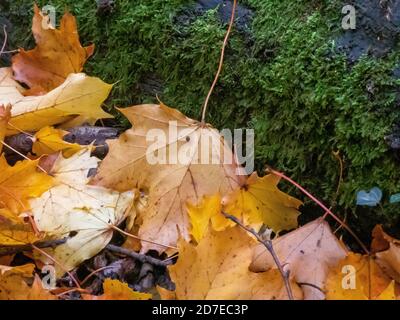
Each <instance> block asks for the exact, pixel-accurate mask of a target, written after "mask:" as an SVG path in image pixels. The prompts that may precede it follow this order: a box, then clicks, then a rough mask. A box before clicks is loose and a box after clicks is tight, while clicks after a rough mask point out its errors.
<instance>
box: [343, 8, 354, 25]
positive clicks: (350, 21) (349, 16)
mask: <svg viewBox="0 0 400 320" xmlns="http://www.w3.org/2000/svg"><path fill="white" fill-rule="evenodd" d="M342 13H343V14H344V15H345V16H344V17H343V18H342V28H343V29H344V30H354V29H355V28H356V8H355V7H354V6H352V5H350V4H348V5H346V6H344V7H343V8H342Z"/></svg>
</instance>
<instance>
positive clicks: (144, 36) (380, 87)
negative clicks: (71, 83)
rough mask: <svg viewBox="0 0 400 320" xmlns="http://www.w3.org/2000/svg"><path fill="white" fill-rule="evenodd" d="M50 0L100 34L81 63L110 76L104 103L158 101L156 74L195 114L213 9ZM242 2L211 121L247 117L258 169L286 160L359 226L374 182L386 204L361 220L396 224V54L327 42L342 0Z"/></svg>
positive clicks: (167, 95)
mask: <svg viewBox="0 0 400 320" xmlns="http://www.w3.org/2000/svg"><path fill="white" fill-rule="evenodd" d="M38 2H39V5H43V4H47V3H48V1H47V0H46V1H38ZM50 3H51V4H53V5H55V6H56V8H57V10H58V11H57V12H58V14H59V16H60V15H61V14H62V12H63V10H64V8H69V9H70V10H71V12H72V13H73V14H75V15H76V17H77V20H78V23H79V32H80V35H81V39H82V42H83V43H84V44H88V43H91V42H94V43H95V44H96V46H97V50H96V54H95V56H94V57H93V58H91V59H90V61H89V62H88V63H87V65H86V72H88V73H89V74H92V75H96V76H99V77H100V78H102V79H104V80H105V81H108V82H114V83H116V84H115V88H114V90H113V92H112V96H111V98H110V99H109V100H108V103H107V106H108V108H109V110H113V108H114V107H115V106H128V105H132V104H137V103H144V102H155V101H156V98H155V94H154V93H152V92H148V91H146V90H144V89H143V87H142V86H141V84H142V83H145V82H146V81H147V79H149V78H150V79H152V78H156V79H160V81H161V83H162V87H161V88H160V95H159V96H160V99H161V100H163V101H164V102H165V103H166V104H168V105H170V106H173V107H177V108H178V109H180V110H181V111H183V112H184V113H186V114H187V115H188V116H191V117H195V118H198V117H199V114H200V108H201V105H202V103H203V101H204V98H205V96H206V94H207V91H208V89H209V86H210V84H211V82H212V79H213V77H214V73H215V71H216V68H217V64H218V58H219V54H220V45H221V41H222V39H223V37H224V33H225V28H226V26H225V25H223V24H221V22H220V20H219V18H218V14H217V12H216V10H210V11H208V12H207V13H205V14H202V15H199V16H197V17H196V18H195V19H193V21H187V23H177V22H176V17H178V16H179V15H180V13H181V12H182V10H183V9H184V8H187V7H188V6H190V5H192V4H193V2H192V1H184V0H136V1H135V2H134V3H132V1H129V0H120V1H116V8H115V10H114V12H113V13H112V14H110V15H107V16H105V17H99V16H98V15H96V2H95V1H94V0H82V1H72V0H53V1H50ZM242 4H246V5H248V6H249V7H251V8H253V9H254V11H255V17H254V21H253V23H252V26H251V29H250V30H249V32H239V31H237V30H234V32H233V35H232V37H231V40H230V44H229V47H228V49H227V53H226V62H225V65H224V70H223V74H222V76H221V78H220V81H219V83H218V86H217V88H216V90H215V92H214V94H213V96H212V100H211V103H210V107H209V114H208V121H209V122H211V123H212V124H213V125H214V126H216V127H218V128H239V127H244V126H246V127H252V128H254V129H255V131H256V161H257V164H258V169H259V170H262V168H263V166H264V164H269V165H271V166H274V167H276V168H277V169H279V170H282V171H284V172H286V173H287V174H288V175H290V176H292V177H293V178H294V179H296V180H297V181H298V182H300V183H301V184H302V185H304V186H305V187H306V188H308V189H309V190H310V191H311V192H313V193H314V194H316V195H317V196H318V197H319V198H321V199H323V200H324V201H325V202H326V203H328V204H332V205H333V206H336V207H335V209H337V210H338V211H340V212H342V213H344V212H347V213H348V214H351V217H352V219H353V220H354V221H355V222H354V225H355V226H356V229H357V227H360V228H362V226H363V224H362V223H361V224H360V222H359V221H358V220H357V219H356V217H357V216H358V217H360V215H356V213H357V212H356V211H355V208H356V207H355V195H356V192H357V191H358V190H360V189H369V188H371V187H373V186H379V187H380V188H381V189H382V190H383V192H384V194H385V201H384V204H383V210H381V209H379V210H378V211H377V210H375V209H370V210H364V211H363V212H362V215H363V217H364V216H365V217H367V218H366V220H367V222H366V224H368V227H367V229H369V228H370V224H372V223H375V222H376V221H381V222H382V221H383V222H386V223H387V225H393V224H394V223H395V221H398V219H399V215H398V209H399V208H398V205H389V204H387V203H386V202H387V199H388V196H389V195H390V194H393V193H397V192H399V191H400V179H399V178H400V171H399V170H398V163H397V162H396V159H395V158H394V156H393V154H392V153H391V152H390V151H389V150H388V147H387V146H386V144H385V142H384V139H383V137H384V135H385V134H387V133H388V132H389V131H390V129H391V128H392V126H393V124H394V123H396V122H398V121H399V120H400V112H399V111H398V110H396V109H395V107H394V106H395V102H394V101H395V92H396V88H397V85H398V83H397V81H395V80H394V79H393V78H392V76H391V74H392V70H393V68H394V67H395V66H396V63H397V62H398V60H399V54H395V53H393V54H391V55H389V56H387V57H385V58H382V59H374V58H371V57H364V58H362V59H361V60H360V61H359V62H357V63H356V64H355V65H354V66H352V67H349V66H348V64H347V62H346V60H345V57H344V56H342V55H339V54H337V53H335V50H334V47H335V44H334V41H333V39H335V36H336V35H337V34H338V33H339V32H340V29H339V28H340V21H341V17H342V15H341V8H342V2H341V1H338V0H333V1H332V0H308V1H297V2H294V1H291V0H243V1H242ZM31 5H32V4H31V1H30V0H13V1H10V2H9V11H8V18H9V19H10V20H11V21H12V22H13V23H14V25H15V26H18V28H17V32H16V33H15V34H13V39H14V44H15V45H16V44H18V45H20V46H26V45H27V44H31V41H30V40H29V38H28V34H29V33H30V31H29V28H28V26H29V25H30V17H29V16H28V14H27V12H29V14H31V10H30V9H29V8H31ZM20 8H25V9H26V10H28V11H26V12H25V11H23V10H22V11H21V9H20ZM17 42H18V43H17ZM371 87H372V89H371ZM368 88H369V89H368ZM119 120H120V121H121V123H122V124H123V125H125V126H127V125H128V124H127V123H126V122H124V119H122V118H119ZM337 150H339V153H340V156H341V158H342V159H343V163H344V171H343V181H342V183H341V184H340V188H339V190H338V192H337V190H336V189H337V185H338V180H339V173H340V170H339V162H338V160H337V159H336V158H335V157H334V156H333V154H332V152H333V151H337ZM286 187H287V188H288V189H290V190H291V191H293V189H291V188H290V187H289V186H286ZM359 220H361V219H359ZM364 231H365V232H368V233H369V230H364Z"/></svg>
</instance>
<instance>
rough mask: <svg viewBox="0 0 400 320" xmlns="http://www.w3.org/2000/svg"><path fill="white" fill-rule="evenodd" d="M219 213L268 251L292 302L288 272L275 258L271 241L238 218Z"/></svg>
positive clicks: (276, 257) (277, 258)
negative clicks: (263, 237)
mask: <svg viewBox="0 0 400 320" xmlns="http://www.w3.org/2000/svg"><path fill="white" fill-rule="evenodd" d="M221 213H222V214H223V215H224V216H225V218H227V219H229V220H231V221H233V222H235V223H236V224H237V225H238V226H240V227H241V228H243V229H244V230H246V231H247V232H249V233H251V234H252V235H253V236H254V237H255V238H256V239H257V241H258V242H260V243H261V244H263V245H264V247H265V248H267V250H268V251H269V253H270V254H271V256H272V258H273V259H274V262H275V264H276V266H277V267H278V270H279V272H280V274H281V276H282V279H283V282H284V283H285V287H286V292H287V294H288V297H289V300H294V298H293V292H292V287H291V286H290V283H289V275H290V271H289V270H288V271H285V270H283V266H282V264H281V263H280V261H279V257H278V256H277V254H276V252H275V250H274V247H273V245H272V241H271V240H268V239H262V238H261V237H260V235H259V234H258V233H257V232H256V231H255V230H254V229H253V228H249V227H246V226H245V225H244V224H243V223H242V222H241V221H240V220H239V219H238V218H236V217H234V216H232V215H230V214H228V213H225V212H223V211H221Z"/></svg>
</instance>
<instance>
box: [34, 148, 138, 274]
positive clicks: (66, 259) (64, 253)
mask: <svg viewBox="0 0 400 320" xmlns="http://www.w3.org/2000/svg"><path fill="white" fill-rule="evenodd" d="M92 158H94V157H90V150H89V149H88V148H86V149H83V150H81V151H80V152H78V153H76V154H75V155H73V156H72V157H71V158H68V159H65V158H63V157H62V156H61V155H60V156H59V158H58V159H57V161H56V163H55V164H54V167H53V169H52V171H51V172H52V174H53V175H54V179H55V180H56V183H57V185H56V186H55V187H53V188H51V189H50V190H48V191H46V192H45V193H44V194H43V195H42V196H41V197H39V198H35V199H31V200H30V204H31V208H32V210H31V211H32V214H33V216H34V219H35V222H36V225H37V227H38V229H39V230H40V231H42V232H45V233H46V234H47V235H49V236H53V237H55V238H60V239H62V238H65V237H68V236H70V235H71V233H72V235H73V236H71V237H69V238H68V240H67V241H66V242H65V243H64V244H62V245H59V246H57V248H55V249H51V255H52V257H53V258H54V259H55V260H56V261H58V262H59V263H60V264H61V265H62V266H63V268H62V269H61V268H60V267H59V266H56V268H57V274H58V275H62V274H63V273H64V272H65V271H69V270H71V269H73V268H74V267H76V266H77V265H79V264H80V263H81V262H82V261H84V260H86V259H89V258H91V257H93V256H94V255H96V254H97V253H98V252H100V251H101V250H102V249H103V248H104V247H105V246H106V245H107V244H108V243H109V242H110V240H111V238H112V235H113V229H112V226H117V225H118V224H120V223H121V222H122V221H123V220H124V219H125V218H126V215H127V213H128V211H129V210H130V207H131V205H132V203H133V199H134V194H133V192H132V191H127V192H124V193H119V192H117V191H113V190H109V189H105V188H103V187H97V186H88V185H86V183H87V181H88V172H89V170H90V169H91V168H93V167H92V166H93V165H94V164H95V165H97V162H98V159H96V158H94V159H92Z"/></svg>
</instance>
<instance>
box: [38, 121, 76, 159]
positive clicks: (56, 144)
mask: <svg viewBox="0 0 400 320" xmlns="http://www.w3.org/2000/svg"><path fill="white" fill-rule="evenodd" d="M67 133H68V132H67V131H64V130H60V129H55V128H53V127H49V126H47V127H44V128H42V129H40V130H39V131H38V132H36V134H35V136H34V143H33V145H32V151H33V153H35V154H36V155H37V156H41V155H45V154H47V155H48V154H52V153H55V152H58V151H62V154H63V156H64V157H66V158H68V157H70V156H72V155H73V154H74V153H76V152H78V151H79V150H81V149H82V146H81V145H79V144H77V143H69V142H66V141H64V140H63V137H64V136H65V135H66V134H67Z"/></svg>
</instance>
